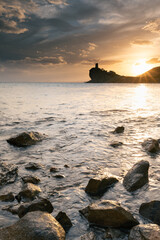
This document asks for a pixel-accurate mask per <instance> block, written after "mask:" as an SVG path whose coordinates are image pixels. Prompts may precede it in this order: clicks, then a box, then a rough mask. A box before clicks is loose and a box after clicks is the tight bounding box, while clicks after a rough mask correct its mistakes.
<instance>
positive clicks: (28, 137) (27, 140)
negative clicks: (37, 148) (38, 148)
mask: <svg viewBox="0 0 160 240" xmlns="http://www.w3.org/2000/svg"><path fill="white" fill-rule="evenodd" d="M44 138H45V135H43V134H41V133H38V132H23V133H21V134H19V135H17V136H15V137H12V138H9V139H8V140H7V142H8V143H9V144H11V145H13V146H16V147H28V146H31V145H34V144H36V143H37V142H39V141H42V140H43V139H44Z"/></svg>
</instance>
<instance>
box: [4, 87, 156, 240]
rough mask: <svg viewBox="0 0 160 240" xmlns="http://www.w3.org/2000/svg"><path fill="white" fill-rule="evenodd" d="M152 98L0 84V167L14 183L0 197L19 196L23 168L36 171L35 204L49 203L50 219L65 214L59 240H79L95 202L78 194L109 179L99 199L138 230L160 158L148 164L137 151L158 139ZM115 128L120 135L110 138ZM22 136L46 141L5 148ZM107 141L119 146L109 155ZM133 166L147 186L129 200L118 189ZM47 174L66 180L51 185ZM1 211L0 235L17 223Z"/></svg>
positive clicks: (125, 90)
mask: <svg viewBox="0 0 160 240" xmlns="http://www.w3.org/2000/svg"><path fill="white" fill-rule="evenodd" d="M159 94H160V85H158V84H154V85H151V84H147V85H138V84H84V83H81V84H78V83H77V84H76V83H73V84H72V83H68V84H58V83H30V84H27V83H23V84H7V83H1V84H0V159H1V161H2V162H6V163H14V164H16V165H17V166H18V167H19V177H18V179H17V181H16V183H14V184H10V185H8V186H5V187H3V188H1V189H0V194H3V193H6V192H9V191H12V192H14V194H17V193H18V192H19V191H20V190H21V186H22V182H21V177H22V176H24V175H26V174H34V173H32V172H30V171H27V170H26V169H25V165H26V164H27V163H28V162H37V163H41V164H43V166H44V167H43V169H41V170H38V171H36V173H35V174H36V175H37V176H38V177H40V179H41V183H40V184H39V185H40V187H41V189H42V194H41V196H43V197H47V198H49V199H50V201H51V202H52V204H53V206H54V211H53V213H52V215H53V216H56V215H57V213H58V212H59V211H65V212H66V213H67V215H68V216H69V217H70V218H71V220H72V223H73V227H72V228H71V229H70V231H69V233H68V234H67V238H66V239H71V240H72V239H78V237H79V236H80V235H82V234H84V233H85V232H86V231H89V225H88V222H87V221H86V220H85V219H84V218H82V217H81V216H80V214H79V210H80V209H82V208H84V207H85V206H87V205H88V204H89V203H91V202H94V201H96V200H95V199H92V198H90V197H88V196H87V194H86V193H85V191H84V188H85V186H86V184H87V182H88V180H89V179H90V178H91V177H94V176H96V175H101V174H106V173H109V174H114V175H116V176H117V177H119V180H120V182H119V183H118V184H116V185H115V186H114V187H113V188H112V189H110V190H109V191H108V192H107V193H106V194H105V195H104V196H103V197H102V199H113V200H118V201H119V202H121V204H122V206H126V207H128V208H129V209H130V211H131V212H132V213H133V214H134V216H135V217H136V218H137V219H138V220H139V221H140V222H144V219H142V218H141V217H140V216H139V214H138V209H139V206H140V204H141V203H142V202H147V201H150V200H155V199H157V200H160V156H159V155H157V156H150V155H148V154H147V153H146V152H145V151H144V150H143V149H142V147H141V143H142V142H143V141H144V140H145V139H147V138H149V137H152V138H160V110H159V99H160V97H159V96H160V95H159ZM121 125H123V126H124V127H125V132H124V134H121V135H114V134H112V133H111V131H113V130H114V128H115V127H117V126H121ZM23 131H38V132H41V133H45V134H47V135H48V137H47V139H46V140H44V141H42V142H41V143H39V144H37V145H35V146H32V147H29V148H26V149H21V148H15V147H13V146H10V145H9V144H8V143H7V142H6V139H8V138H9V137H11V136H14V135H15V134H18V133H21V132H23ZM112 141H121V142H123V143H124V145H123V146H121V147H119V148H117V149H113V148H112V147H110V143H111V142H112ZM140 160H148V161H149V162H150V170H149V178H150V181H149V184H148V185H146V186H144V187H143V188H141V189H140V190H138V191H136V192H135V193H132V194H131V193H128V192H126V190H125V189H124V188H123V186H122V179H123V175H124V174H125V173H126V171H127V170H128V169H129V168H130V167H132V166H133V164H134V163H136V162H137V161H140ZM65 164H67V165H68V166H69V168H65V167H64V165H65ZM50 167H56V168H58V169H59V174H62V175H64V176H65V178H63V179H56V178H55V177H54V175H55V174H54V173H52V174H51V173H50V171H49V169H50ZM15 204H16V201H15ZM6 205H7V203H0V227H4V226H8V225H10V224H12V223H14V222H15V221H17V219H18V217H17V216H13V215H12V214H11V213H7V212H6V211H2V208H3V207H4V206H6Z"/></svg>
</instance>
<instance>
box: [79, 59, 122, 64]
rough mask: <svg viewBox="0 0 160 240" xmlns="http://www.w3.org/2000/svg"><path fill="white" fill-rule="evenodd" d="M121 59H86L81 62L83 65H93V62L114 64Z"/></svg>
mask: <svg viewBox="0 0 160 240" xmlns="http://www.w3.org/2000/svg"><path fill="white" fill-rule="evenodd" d="M121 62H122V60H118V59H117V60H115V59H101V60H100V59H88V60H84V61H82V64H84V65H94V64H95V63H99V64H101V65H114V64H117V63H121Z"/></svg>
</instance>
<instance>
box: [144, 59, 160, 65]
mask: <svg viewBox="0 0 160 240" xmlns="http://www.w3.org/2000/svg"><path fill="white" fill-rule="evenodd" d="M146 63H148V64H157V63H160V59H159V58H151V59H150V60H148V61H147V62H146Z"/></svg>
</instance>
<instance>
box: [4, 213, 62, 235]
mask: <svg viewBox="0 0 160 240" xmlns="http://www.w3.org/2000/svg"><path fill="white" fill-rule="evenodd" d="M0 239H1V240H22V239H23V240H64V239H65V231H64V229H63V228H62V226H61V225H60V224H59V223H58V222H57V220H56V219H55V218H54V217H53V216H52V215H51V214H49V213H45V212H41V211H36V212H30V213H27V214H26V215H25V216H24V217H23V218H21V219H20V220H19V221H18V222H16V223H15V224H13V225H12V226H9V227H6V228H1V229H0Z"/></svg>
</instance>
